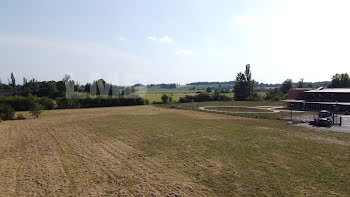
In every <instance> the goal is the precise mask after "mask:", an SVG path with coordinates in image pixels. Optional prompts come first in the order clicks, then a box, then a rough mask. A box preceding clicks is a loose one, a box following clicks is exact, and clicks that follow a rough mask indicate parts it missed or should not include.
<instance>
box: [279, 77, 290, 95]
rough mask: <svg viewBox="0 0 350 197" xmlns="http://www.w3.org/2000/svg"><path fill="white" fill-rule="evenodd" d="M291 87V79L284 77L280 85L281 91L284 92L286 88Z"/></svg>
mask: <svg viewBox="0 0 350 197" xmlns="http://www.w3.org/2000/svg"><path fill="white" fill-rule="evenodd" d="M292 87H293V81H292V80H291V79H286V80H285V81H284V82H283V83H282V85H281V91H282V92H283V93H284V94H286V93H288V90H290V89H291V88H292Z"/></svg>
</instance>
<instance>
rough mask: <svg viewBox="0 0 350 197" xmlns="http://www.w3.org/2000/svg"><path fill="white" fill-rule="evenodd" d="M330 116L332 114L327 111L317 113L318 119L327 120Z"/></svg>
mask: <svg viewBox="0 0 350 197" xmlns="http://www.w3.org/2000/svg"><path fill="white" fill-rule="evenodd" d="M331 116H332V113H330V112H329V111H327V110H321V111H320V112H319V113H318V117H320V118H328V117H331Z"/></svg>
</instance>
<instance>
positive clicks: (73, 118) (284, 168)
mask: <svg viewBox="0 0 350 197" xmlns="http://www.w3.org/2000/svg"><path fill="white" fill-rule="evenodd" d="M25 116H26V117H28V119H27V120H16V121H5V122H0V196H130V195H133V196H167V195H169V196H293V195H296V196H349V195H350V165H349V164H350V135H348V134H344V133H335V132H320V131H315V130H311V129H306V128H301V127H294V126H288V125H287V124H286V122H284V121H277V120H276V121H274V120H259V119H248V118H240V117H232V116H225V115H219V114H210V113H204V112H195V111H185V110H172V109H165V108H157V107H153V106H133V107H111V108H94V109H75V110H55V111H45V112H44V113H43V115H42V116H41V117H40V118H39V119H32V118H30V117H29V115H28V114H25Z"/></svg>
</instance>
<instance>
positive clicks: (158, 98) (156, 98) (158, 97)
mask: <svg viewBox="0 0 350 197" xmlns="http://www.w3.org/2000/svg"><path fill="white" fill-rule="evenodd" d="M163 94H164V93H147V94H143V95H141V97H142V98H145V99H148V100H149V101H150V102H151V103H152V102H154V101H155V102H161V101H162V99H161V97H162V95H163ZM167 94H168V95H170V96H171V97H173V101H179V99H180V97H185V96H186V95H192V96H194V95H196V93H167Z"/></svg>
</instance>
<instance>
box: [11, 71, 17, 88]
mask: <svg viewBox="0 0 350 197" xmlns="http://www.w3.org/2000/svg"><path fill="white" fill-rule="evenodd" d="M10 85H11V87H12V89H15V87H16V78H15V75H14V74H13V73H11V84H10Z"/></svg>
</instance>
